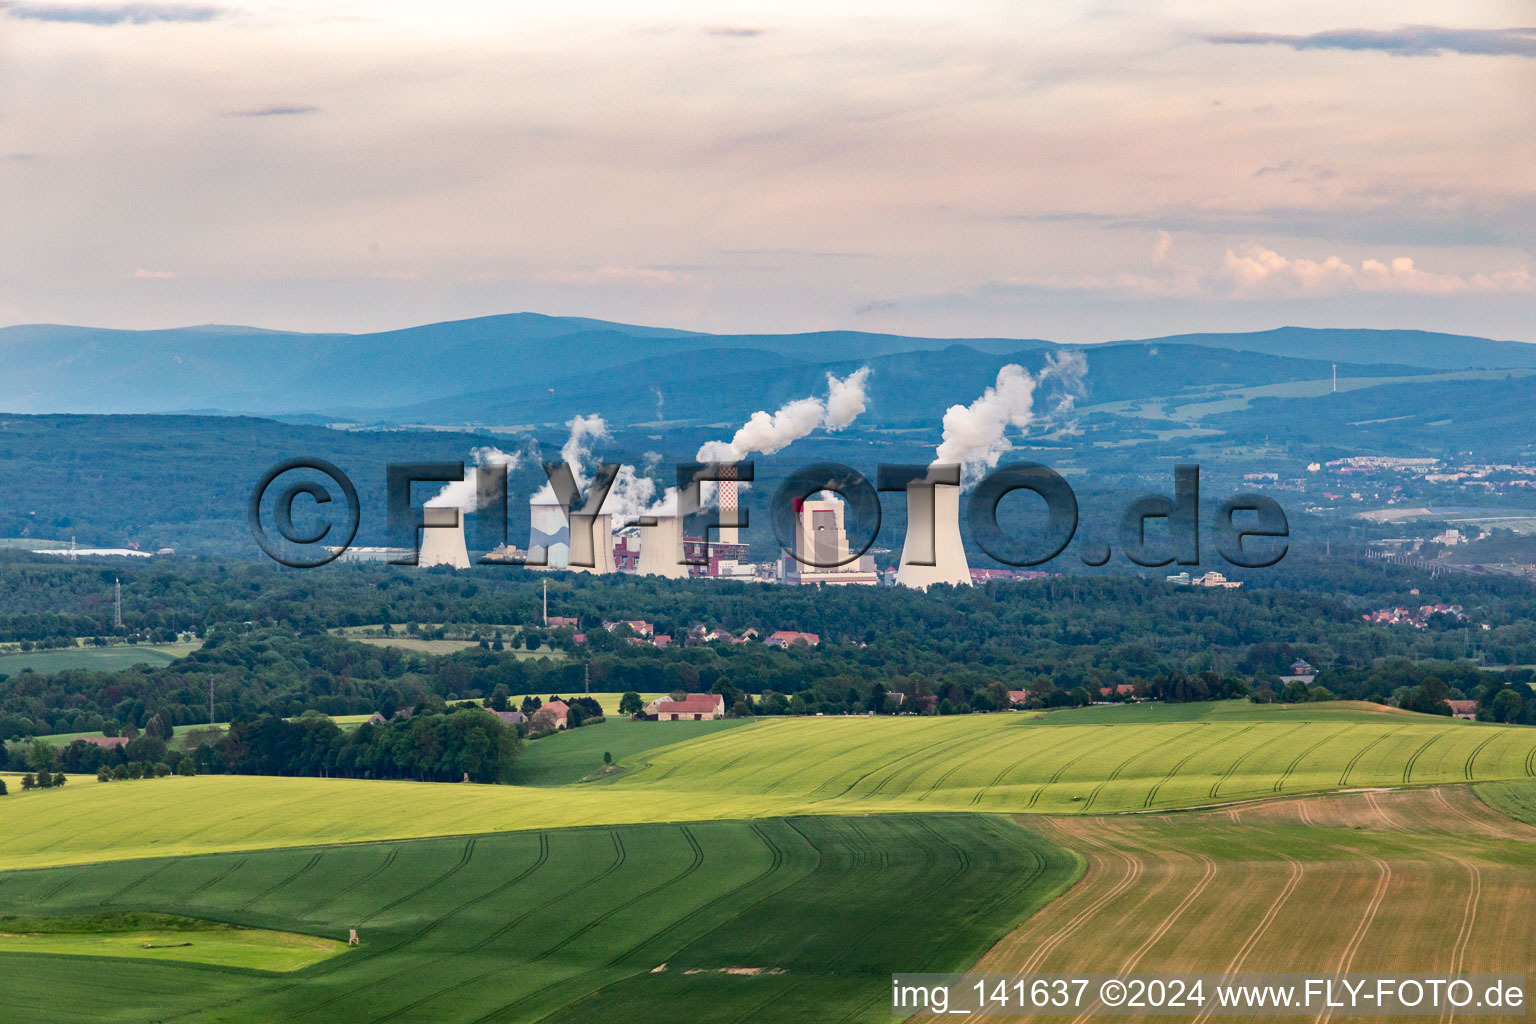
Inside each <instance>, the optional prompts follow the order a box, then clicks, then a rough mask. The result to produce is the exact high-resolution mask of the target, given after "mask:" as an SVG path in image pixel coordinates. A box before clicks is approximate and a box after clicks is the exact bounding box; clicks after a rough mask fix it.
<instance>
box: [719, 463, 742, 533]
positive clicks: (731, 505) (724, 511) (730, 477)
mask: <svg viewBox="0 0 1536 1024" xmlns="http://www.w3.org/2000/svg"><path fill="white" fill-rule="evenodd" d="M721 477H722V479H721V480H720V481H719V482H718V487H719V497H718V499H717V500H718V502H719V505H720V521H721V522H722V523H730V522H734V521H735V519H736V468H735V467H734V466H732V467H728V468H726V469H724V470H722V471H721ZM737 536H738V533H737V530H736V527H734V526H722V527H720V543H721V544H735V543H737Z"/></svg>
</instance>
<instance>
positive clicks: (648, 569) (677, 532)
mask: <svg viewBox="0 0 1536 1024" xmlns="http://www.w3.org/2000/svg"><path fill="white" fill-rule="evenodd" d="M682 560H683V521H682V520H681V519H679V518H678V517H677V516H657V517H656V525H655V526H646V525H645V524H644V523H642V524H641V525H640V565H639V567H638V568H637V569H636V570H635V571H636V572H638V573H640V574H641V575H642V576H666V577H669V578H671V579H675V580H680V579H686V578H687V576H688V567H687V566H686V565H682V564H680V563H681V562H682Z"/></svg>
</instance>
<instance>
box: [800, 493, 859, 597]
mask: <svg viewBox="0 0 1536 1024" xmlns="http://www.w3.org/2000/svg"><path fill="white" fill-rule="evenodd" d="M844 510H845V503H844V502H843V500H842V499H841V498H837V497H831V496H829V497H826V498H820V499H809V498H808V499H806V500H804V501H802V502H800V503H799V504H798V505H797V507H796V509H795V550H794V554H793V555H791V554H789V553H788V552H786V553H785V554H784V555H783V556H782V557H781V558H780V561H779V578H780V579H781V580H782V581H783V582H785V583H796V584H826V585H828V586H875V585H877V584H878V583H879V582H880V576H879V573H877V572H876V571H875V560H874V557H873V556H871V555H868V554H865V555H860V556H859V557H858V558H850V554H849V551H848V531H847V530H846V528H845V527H844V520H843V513H844Z"/></svg>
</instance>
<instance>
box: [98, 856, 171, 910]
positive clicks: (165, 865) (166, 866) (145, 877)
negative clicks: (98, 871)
mask: <svg viewBox="0 0 1536 1024" xmlns="http://www.w3.org/2000/svg"><path fill="white" fill-rule="evenodd" d="M175 863H176V861H175V859H174V858H167V859H166V860H165V861H164V862H162V863H161V865H160V866H159V867H157V868H155V869H154V870H152V871H146V872H145V873H144V874H142V875H140V876H139V877H138V878H135V879H134V880H133V881H131V882H129V883H128V884H127V885H125V886H123V887H122V888H121V889H119V890H117V891H116V892H114V893H113V894H112V895H110V896H107V897H104V898H103V899H102V901H101V905H102V906H104V907H105V906H107V905H108V904H110V903H114V902H116V901H117V898H118V897H119V896H122V895H123V894H125V893H127V892H130V891H132V890H133V889H136V888H138V887H139V886H140V885H143V884H144V883H145V882H147V881H149V880H150V879H151V878H154V877H155V876H157V875H159V874H161V873H162V872H164V871H169V870H170V869H171V867H172V866H173V865H174V864H175Z"/></svg>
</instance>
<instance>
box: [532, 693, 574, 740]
mask: <svg viewBox="0 0 1536 1024" xmlns="http://www.w3.org/2000/svg"><path fill="white" fill-rule="evenodd" d="M545 712H548V714H545ZM570 713H571V706H570V705H569V704H567V703H566V702H565V701H563V700H552V701H550V702H549V703H548V704H545V705H544V706H543V707H541V708H539V710H537V711H535V712H534V713H533V724H534V726H535V727H536V728H548V729H553V730H555V731H557V732H558V731H559V730H561V729H564V728H565V726H566V720H567V718H568V717H569V715H570ZM546 723H547V724H546Z"/></svg>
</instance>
